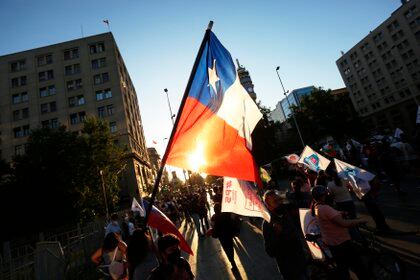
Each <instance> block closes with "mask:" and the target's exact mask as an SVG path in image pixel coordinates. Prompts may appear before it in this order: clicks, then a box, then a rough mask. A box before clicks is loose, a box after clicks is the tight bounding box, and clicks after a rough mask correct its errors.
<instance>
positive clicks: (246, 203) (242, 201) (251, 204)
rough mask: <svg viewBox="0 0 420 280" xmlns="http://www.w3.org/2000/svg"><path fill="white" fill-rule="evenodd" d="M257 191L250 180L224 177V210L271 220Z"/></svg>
mask: <svg viewBox="0 0 420 280" xmlns="http://www.w3.org/2000/svg"><path fill="white" fill-rule="evenodd" d="M256 191H257V190H256V188H255V187H254V186H253V184H252V183H250V182H247V181H243V180H238V179H236V178H229V177H224V179H223V200H222V212H232V213H236V214H238V215H243V216H249V217H260V218H263V219H264V220H266V221H267V222H270V213H269V212H268V210H267V209H266V207H265V205H264V204H263V202H262V201H261V199H260V197H259V196H258V195H257V192H256Z"/></svg>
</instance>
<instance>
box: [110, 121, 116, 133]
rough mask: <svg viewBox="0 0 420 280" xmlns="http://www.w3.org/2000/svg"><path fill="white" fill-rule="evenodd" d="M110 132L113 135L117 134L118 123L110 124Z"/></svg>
mask: <svg viewBox="0 0 420 280" xmlns="http://www.w3.org/2000/svg"><path fill="white" fill-rule="evenodd" d="M109 130H110V131H111V133H115V132H117V123H116V122H110V123H109Z"/></svg>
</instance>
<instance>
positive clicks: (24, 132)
mask: <svg viewBox="0 0 420 280" xmlns="http://www.w3.org/2000/svg"><path fill="white" fill-rule="evenodd" d="M85 120H86V113H85V112H79V113H74V114H71V115H70V123H71V124H72V125H75V124H79V123H82V122H84V121H85ZM59 125H60V124H59V122H58V119H57V118H53V119H49V120H44V121H42V122H41V126H42V128H58V127H59ZM109 130H110V131H111V132H112V133H115V132H117V122H110V123H109ZM30 133H31V130H30V127H29V124H27V125H23V126H18V127H15V128H13V136H14V138H22V137H26V136H29V134H30Z"/></svg>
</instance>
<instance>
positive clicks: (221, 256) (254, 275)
mask: <svg viewBox="0 0 420 280" xmlns="http://www.w3.org/2000/svg"><path fill="white" fill-rule="evenodd" d="M180 231H181V233H183V234H184V236H185V238H186V240H187V242H188V243H189V244H190V246H191V248H192V250H193V252H194V253H195V255H194V256H188V255H185V254H184V257H185V258H186V259H187V260H188V261H189V263H190V264H191V268H192V271H193V273H194V275H195V276H196V279H198V280H213V279H218V280H219V279H220V280H224V279H229V280H230V279H238V280H239V279H243V280H248V279H249V280H251V279H252V280H254V279H255V280H274V279H282V277H281V274H280V272H279V271H278V269H277V264H276V262H275V260H274V259H272V258H270V257H269V256H268V255H267V254H266V253H265V249H264V240H263V237H262V232H261V230H260V229H258V228H257V227H255V226H254V225H252V224H251V223H249V222H248V221H247V220H246V219H245V220H244V222H243V223H242V227H241V233H240V236H239V237H235V241H234V249H235V262H236V264H237V266H238V269H239V272H238V273H235V274H233V273H232V271H231V270H230V268H231V266H230V263H229V260H228V259H227V257H226V255H225V253H224V252H223V250H222V247H221V246H220V243H219V240H218V239H215V238H212V237H198V235H197V232H196V231H195V229H194V226H192V225H187V224H186V223H185V222H184V223H183V224H182V225H181V228H180Z"/></svg>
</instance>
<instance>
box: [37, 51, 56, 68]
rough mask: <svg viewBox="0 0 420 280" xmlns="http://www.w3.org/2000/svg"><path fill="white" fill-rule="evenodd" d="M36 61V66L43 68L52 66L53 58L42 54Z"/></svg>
mask: <svg viewBox="0 0 420 280" xmlns="http://www.w3.org/2000/svg"><path fill="white" fill-rule="evenodd" d="M36 61H37V65H38V66H44V65H48V64H52V63H53V57H52V54H44V55H40V56H38V57H37V58H36Z"/></svg>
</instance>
